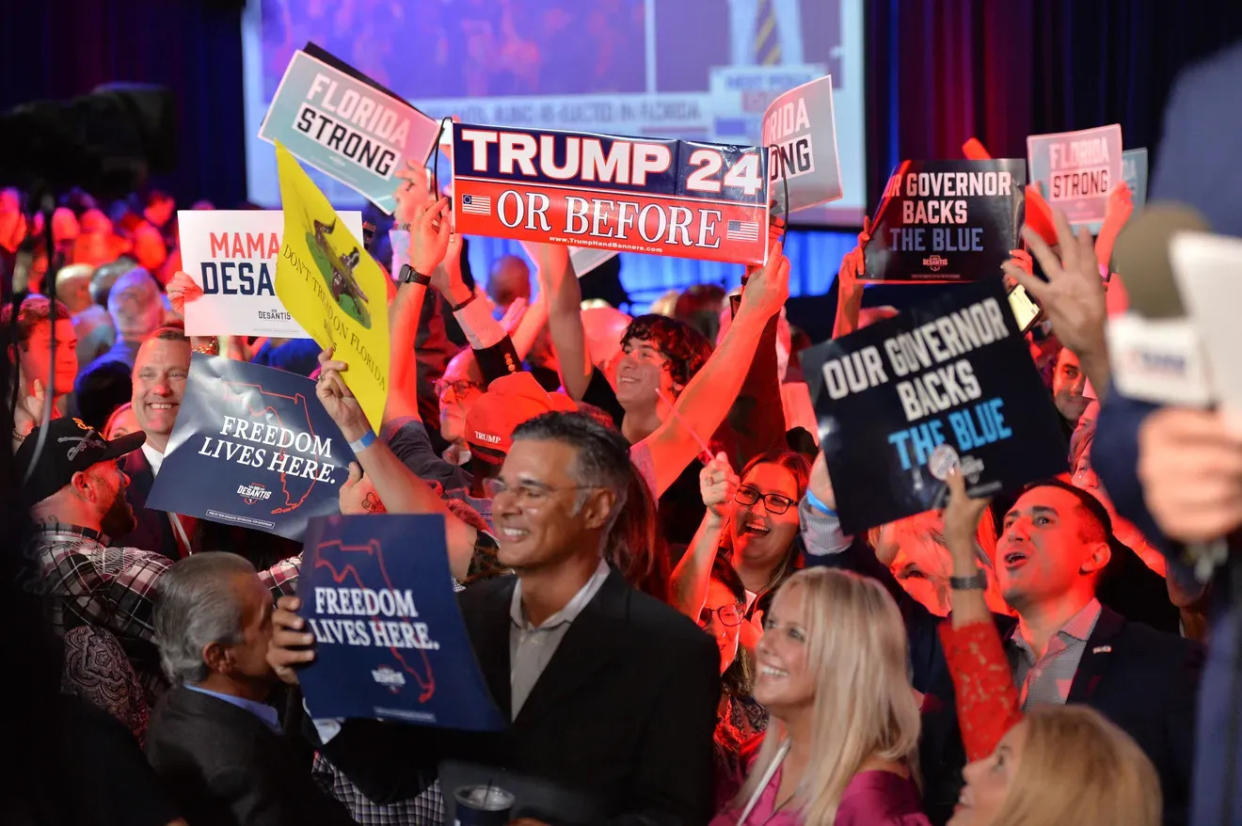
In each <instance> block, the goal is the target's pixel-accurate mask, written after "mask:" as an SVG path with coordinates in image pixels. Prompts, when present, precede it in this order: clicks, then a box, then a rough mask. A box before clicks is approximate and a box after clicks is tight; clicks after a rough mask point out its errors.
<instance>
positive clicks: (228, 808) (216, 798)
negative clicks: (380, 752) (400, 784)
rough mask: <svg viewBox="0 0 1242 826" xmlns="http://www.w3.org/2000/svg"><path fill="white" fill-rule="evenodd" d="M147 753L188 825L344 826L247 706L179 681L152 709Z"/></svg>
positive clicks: (335, 806) (287, 747)
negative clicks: (245, 707) (210, 694)
mask: <svg viewBox="0 0 1242 826" xmlns="http://www.w3.org/2000/svg"><path fill="white" fill-rule="evenodd" d="M147 758H148V759H149V760H150V761H151V765H152V766H153V767H154V768H155V771H156V774H158V775H159V777H160V779H161V780H162V781H163V782H164V786H165V788H166V789H167V790H168V791H169V792H170V793H172V795H173V796H174V797H175V798H176V800H177V803H178V804H179V805H180V807H181V812H182V815H183V816H184V817H185V819H186V820H187V821H189V822H190V823H192V824H194V826H269V825H270V826H285V824H290V823H297V824H312V826H317V825H318V824H323V825H324V826H345V824H352V823H353V822H354V821H353V820H352V819H351V818H350V817H349V814H348V813H347V812H346V810H345V808H344V807H343V806H342V805H341V804H340V803H338V802H337V801H336V800H333V799H332V798H330V797H328V796H327V795H326V794H324V793H323V792H322V791H320V790H319V787H318V786H316V785H315V782H314V780H312V779H311V773H310V764H309V763H307V762H306V761H305V760H304V757H303V756H302V755H299V754H298V752H297V750H296V749H295V748H294V747H293V746H292V745H291V743H290V741H289V740H286V739H285V738H284V737H283V736H281V735H279V734H277V733H275V732H273V731H272V730H271V729H269V728H268V727H267V726H266V725H264V723H263V721H262V720H260V719H259V718H258V717H256V716H255V715H253V714H251V713H250V712H249V711H247V710H245V709H243V708H238V707H237V706H234V705H232V704H230V703H227V702H225V701H224V700H221V699H219V698H216V697H211V696H208V695H206V694H201V693H199V692H197V691H191V690H190V689H188V688H186V687H184V686H177V687H176V688H174V689H172V690H171V691H169V692H168V694H166V695H165V696H164V698H163V699H162V700H161V701H160V704H159V705H158V706H157V707H156V711H155V714H154V715H153V716H152V719H151V727H150V729H149V730H148V733H147Z"/></svg>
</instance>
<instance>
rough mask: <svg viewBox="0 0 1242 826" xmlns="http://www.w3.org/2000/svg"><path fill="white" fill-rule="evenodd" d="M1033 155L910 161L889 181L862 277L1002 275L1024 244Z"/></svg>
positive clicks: (898, 279) (902, 278)
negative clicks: (1029, 162) (1028, 168)
mask: <svg viewBox="0 0 1242 826" xmlns="http://www.w3.org/2000/svg"><path fill="white" fill-rule="evenodd" d="M1025 184H1026V163H1025V162H1024V161H1018V160H1008V159H1002V160H991V161H903V162H902V163H901V165H899V166H898V167H897V169H896V170H894V171H893V174H892V175H891V176H890V177H889V179H888V184H887V185H886V186H885V187H884V198H883V200H881V201H880V206H879V209H878V210H877V212H876V217H875V221H874V222H873V224H872V227H871V239H870V240H869V241H868V242H867V245H866V247H865V248H864V249H863V256H864V258H865V269H866V272H865V274H864V275H863V278H865V279H867V280H871V281H890V282H910V281H919V282H940V281H943V282H951V281H976V280H980V279H986V278H992V277H994V276H999V275H1000V271H1001V270H1000V268H1001V264H1002V263H1003V262H1004V261H1005V259H1006V258H1008V257H1009V251H1010V250H1012V249H1014V248H1015V247H1016V246H1017V245H1018V230H1019V228H1020V227H1021V226H1022V210H1023V205H1024V198H1025V191H1026V190H1025Z"/></svg>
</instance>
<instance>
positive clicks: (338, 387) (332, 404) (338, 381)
mask: <svg viewBox="0 0 1242 826" xmlns="http://www.w3.org/2000/svg"><path fill="white" fill-rule="evenodd" d="M332 353H333V348H331V347H329V348H328V349H327V350H324V351H323V352H321V353H320V354H319V380H318V381H317V382H316V384H315V395H316V396H317V397H318V398H319V403H320V404H322V405H323V409H324V410H326V411H327V412H328V415H329V416H331V417H332V421H334V422H336V426H337V427H339V428H340V429H341V434H342V435H343V436H344V437H345V438H346V440H348V441H351V442H355V441H357V440H358V439H361V438H362V437H363V436H364V435H366V434H367V433H368V432H370V430H371V425H370V423H369V422H368V421H367V417H366V414H365V413H363V412H362V405H360V404H358V400H357V399H356V398H354V394H353V393H351V392H350V390H349V388H348V387H347V386H346V385H345V379H344V378H343V377H342V376H341V373H343V372H344V371H346V370H348V369H349V365H348V364H346V363H345V362H343V361H334V360H333V359H332Z"/></svg>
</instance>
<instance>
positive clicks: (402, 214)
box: [392, 161, 435, 226]
mask: <svg viewBox="0 0 1242 826" xmlns="http://www.w3.org/2000/svg"><path fill="white" fill-rule="evenodd" d="M396 176H397V177H398V178H400V179H401V183H399V184H397V189H396V190H395V191H394V192H393V197H394V198H395V199H396V201H397V207H396V209H394V210H393V212H392V218H393V221H394V223H396V224H397V225H398V226H400V225H402V224H404V225H406V226H409V225H411V224H413V223H414V212H415V210H417V209H418V208H419V207H421V206H427V205H428V204H430V203H432V202H434V201H435V196H434V195H433V194H432V192H431V185H430V184H429V183H428V182H427V170H426V169H425V168H423V166H422V165H421V164H418V163H415V162H414V161H406V162H405V168H404V169H399V170H397V173H396Z"/></svg>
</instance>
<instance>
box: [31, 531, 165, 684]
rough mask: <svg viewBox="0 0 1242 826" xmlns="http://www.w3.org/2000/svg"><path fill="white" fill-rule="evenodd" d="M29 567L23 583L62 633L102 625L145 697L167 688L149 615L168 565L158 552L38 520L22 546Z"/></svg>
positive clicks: (99, 534) (92, 532)
mask: <svg viewBox="0 0 1242 826" xmlns="http://www.w3.org/2000/svg"><path fill="white" fill-rule="evenodd" d="M25 553H26V558H27V561H28V562H29V563H30V564H29V565H28V566H27V568H28V570H29V571H30V573H29V574H28V576H27V578H26V579H25V581H23V583H22V587H23V588H24V589H25V590H27V591H30V592H32V593H35V594H39V595H40V596H42V597H43V598H44V599H45V602H46V607H47V612H48V618H49V619H50V621H51V623H52V628H53V629H54V630H55V631H56V633H57V634H58V635H60V636H64V634H65V632H66V631H68V630H70V629H72V628H76V627H78V626H80V625H92V626H95V627H98V628H103V629H106V630H107V631H110V632H112V634H113V635H114V636H115V637H116V638H117V640H118V641H119V642H120V643H121V647H122V648H124V649H125V653H126V654H127V655H128V656H129V659H130V662H132V663H133V666H134V671H135V673H136V674H137V675H138V679H139V682H141V683H142V687H143V691H144V692H145V693H146V697H147V701H148V702H151V701H153V700H154V699H155V698H157V697H159V695H161V694H162V693H163V692H164V691H165V690H166V689H167V687H168V684H167V682H165V680H164V676H163V674H162V673H161V671H160V664H159V651H158V649H157V648H156V646H155V629H154V626H153V619H152V615H153V613H154V610H155V599H156V589H157V587H158V583H159V579H160V577H161V576H163V574H164V572H165V571H167V570H168V569H169V567H171V566H172V564H173V563H172V560H170V559H168V558H167V557H165V556H163V555H162V554H157V553H153V552H151V551H142V550H139V549H137V548H114V547H109V546H108V537H106V536H104V535H103V534H101V533H99V532H98V531H94V530H91V529H89V528H82V527H78V526H76V525H62V524H50V525H41V526H39V527H38V528H37V529H36V530H35V532H34V533H33V534H32V535H31V537H30V540H29V541H28V542H27V544H26V547H25Z"/></svg>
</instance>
